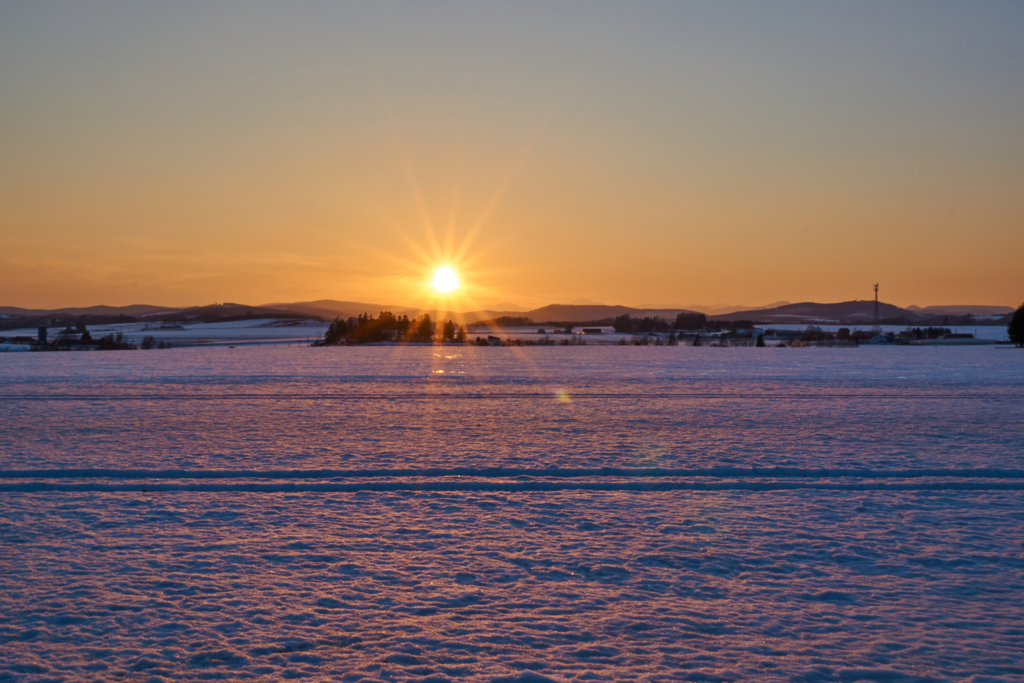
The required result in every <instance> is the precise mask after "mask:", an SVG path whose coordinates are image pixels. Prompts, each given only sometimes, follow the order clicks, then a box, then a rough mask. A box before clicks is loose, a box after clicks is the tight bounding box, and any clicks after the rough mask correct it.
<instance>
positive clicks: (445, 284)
mask: <svg viewBox="0 0 1024 683" xmlns="http://www.w3.org/2000/svg"><path fill="white" fill-rule="evenodd" d="M430 284H432V285H433V286H434V289H436V290H437V291H439V292H451V291H454V290H456V289H458V288H459V276H458V275H456V274H455V271H454V270H452V269H451V268H449V267H448V266H444V267H442V268H438V269H437V270H435V271H434V281H433V282H431V283H430Z"/></svg>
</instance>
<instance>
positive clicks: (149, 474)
mask: <svg viewBox="0 0 1024 683" xmlns="http://www.w3.org/2000/svg"><path fill="white" fill-rule="evenodd" d="M394 477H430V478H439V477H476V478H480V479H490V478H508V477H544V478H558V479H569V478H579V477H639V478H662V477H729V478H746V477H784V478H837V477H855V478H859V479H919V478H922V477H956V478H961V479H966V478H985V479H1024V470H1003V469H989V468H971V469H957V468H930V469H916V470H870V469H844V468H827V467H823V468H801V467H701V468H691V469H685V468H661V467H646V468H626V467H599V468H561V467H559V468H548V469H538V468H518V467H450V468H444V467H434V468H420V469H416V468H407V469H352V470H327V469H322V470H181V469H177V470H119V469H98V468H93V469H40V470H0V479H100V478H104V479H360V478H378V479H379V478H394Z"/></svg>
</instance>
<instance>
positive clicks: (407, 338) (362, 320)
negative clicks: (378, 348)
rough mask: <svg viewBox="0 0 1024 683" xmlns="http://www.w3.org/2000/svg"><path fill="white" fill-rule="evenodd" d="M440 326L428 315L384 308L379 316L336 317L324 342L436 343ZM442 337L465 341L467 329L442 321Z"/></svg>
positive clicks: (364, 314)
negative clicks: (397, 312) (399, 312)
mask: <svg viewBox="0 0 1024 683" xmlns="http://www.w3.org/2000/svg"><path fill="white" fill-rule="evenodd" d="M438 327H439V326H438V325H436V324H435V323H434V321H433V320H431V318H430V316H429V315H426V314H424V315H420V316H416V317H415V318H409V316H407V315H402V316H397V315H395V314H394V313H392V312H391V311H381V312H380V313H379V314H378V316H377V317H376V318H374V317H373V316H372V315H371V314H369V313H363V314H362V315H359V316H357V317H355V318H348V319H347V320H342V319H341V318H336V319H335V320H334V322H332V323H331V324H330V325H329V326H328V327H327V332H326V333H325V334H324V344H325V345H327V346H334V345H336V344H369V343H374V342H433V341H434V340H435V338H436V336H437V333H438ZM440 339H441V341H446V342H465V341H466V329H465V328H464V327H462V326H461V325H456V324H455V322H454V321H452V320H445V321H442V322H441V324H440Z"/></svg>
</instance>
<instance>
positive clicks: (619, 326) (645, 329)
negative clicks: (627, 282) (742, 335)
mask: <svg viewBox="0 0 1024 683" xmlns="http://www.w3.org/2000/svg"><path fill="white" fill-rule="evenodd" d="M612 327H614V328H615V331H616V332H619V333H620V334H650V333H651V332H662V333H665V332H671V331H677V332H692V331H694V330H749V329H752V328H753V327H754V321H752V320H735V321H733V322H729V321H725V320H713V321H709V320H708V317H707V316H706V315H704V314H703V313H679V314H678V315H676V319H675V321H674V322H669V321H668V320H665V319H664V318H658V317H644V318H633V317H630V315H629V314H628V313H624V314H623V315H620V316H619V317H617V318H615V319H614V320H613V321H612Z"/></svg>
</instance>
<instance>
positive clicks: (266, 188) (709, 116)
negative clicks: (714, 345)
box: [0, 0, 1024, 307]
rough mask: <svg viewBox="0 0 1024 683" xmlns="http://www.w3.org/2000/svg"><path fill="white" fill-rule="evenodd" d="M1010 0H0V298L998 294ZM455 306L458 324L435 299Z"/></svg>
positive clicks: (1020, 233) (1017, 288)
mask: <svg viewBox="0 0 1024 683" xmlns="http://www.w3.org/2000/svg"><path fill="white" fill-rule="evenodd" d="M1022 36H1024V3H1022V2H1011V1H992V2H979V1H977V0H974V1H964V2H943V1H939V0H927V1H920V2H911V1H905V2H892V1H890V0H887V1H885V2H868V1H865V0H860V1H858V2H827V3H825V2H782V1H777V2H722V1H720V0H715V1H714V2H664V3H661V2H645V3H642V4H641V3H627V2H617V3H603V2H595V1H593V0H587V1H586V2H552V3H536V2H516V3H504V4H499V3H478V2H465V3H462V2H427V3H420V2H367V3H344V2H333V1H332V2H323V3H319V2H287V3H285V2H279V3H261V2H254V1H252V0H246V1H245V2H241V1H240V2H198V1H195V2H190V1H176V2H165V3H139V2H125V3H118V2H78V1H76V2H63V3H54V2H39V1H35V0H33V1H31V2H29V1H25V2H10V1H7V0H3V1H0V304H3V305H14V306H26V307H56V306H77V305H83V306H84V305H93V304H100V303H103V304H114V305H121V304H129V303H152V304H165V305H193V304H206V303H213V302H223V301H236V302H244V303H251V304H259V303H267V302H271V301H297V300H312V299H321V298H332V299H343V300H362V301H374V302H383V303H393V304H408V305H415V304H417V303H419V302H420V301H421V300H422V299H423V298H424V296H425V292H426V289H425V283H426V282H427V281H429V279H430V277H431V272H432V270H433V269H434V268H435V267H436V266H437V265H440V263H441V262H442V261H449V262H452V264H453V265H454V266H455V268H456V269H457V270H459V271H460V274H461V275H462V279H463V282H464V284H465V289H464V294H465V298H466V302H467V303H469V304H479V305H481V306H482V305H490V304H493V303H495V302H500V301H513V302H517V303H520V304H523V305H526V306H533V305H543V304H547V303H555V302H568V301H571V300H573V299H576V298H579V297H586V298H590V299H595V300H599V301H602V302H605V303H622V304H632V305H639V304H658V303H661V304H694V303H704V304H716V303H720V302H724V303H738V304H749V305H756V304H763V303H767V302H771V301H776V300H789V301H805V300H815V301H841V300H848V299H854V298H859V299H866V298H870V297H871V295H872V292H871V288H872V285H873V284H874V283H875V282H880V283H881V292H882V297H881V298H882V299H883V300H884V301H889V302H892V303H896V304H899V305H909V304H918V305H929V304H1004V305H1017V304H1019V303H1020V302H1021V301H1022V300H1024V267H1022V266H1021V259H1022V257H1024V38H1022ZM467 307H472V306H467Z"/></svg>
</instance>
